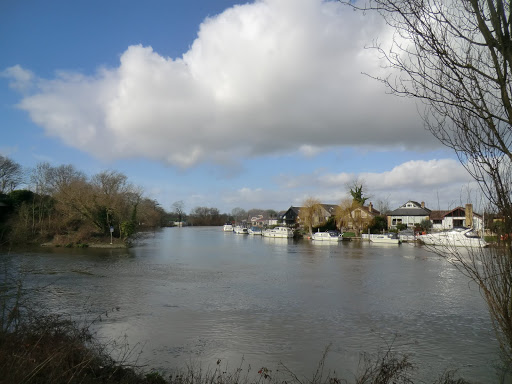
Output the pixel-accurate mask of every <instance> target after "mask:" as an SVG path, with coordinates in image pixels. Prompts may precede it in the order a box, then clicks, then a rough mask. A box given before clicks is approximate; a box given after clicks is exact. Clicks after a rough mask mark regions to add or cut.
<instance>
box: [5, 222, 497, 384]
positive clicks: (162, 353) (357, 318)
mask: <svg viewBox="0 0 512 384" xmlns="http://www.w3.org/2000/svg"><path fill="white" fill-rule="evenodd" d="M1 260H2V262H3V263H4V264H5V265H7V268H8V270H10V271H17V272H19V273H22V274H23V275H24V280H25V284H26V285H27V286H30V287H40V288H43V289H41V292H40V293H39V298H40V300H41V301H43V302H44V303H45V305H46V306H47V307H49V308H51V310H53V311H54V312H58V313H67V314H71V315H72V316H73V318H75V319H86V318H89V319H90V318H91V317H97V321H96V322H95V324H94V326H93V327H94V329H95V331H97V333H98V337H100V338H101V339H103V338H105V340H108V339H116V340H118V339H123V338H124V340H125V341H126V342H127V343H128V344H129V346H130V348H132V347H133V348H134V350H135V351H136V350H140V349H141V355H140V356H139V363H144V364H147V365H148V366H149V367H155V368H159V369H164V370H168V369H170V368H173V367H183V366H185V365H187V364H201V365H202V366H203V367H213V366H215V364H216V362H217V359H221V360H222V362H223V364H228V365H229V366H230V367H233V368H235V367H238V366H239V365H240V364H241V361H242V358H243V359H244V364H247V365H251V367H253V368H256V369H259V368H261V367H263V366H265V367H267V368H269V369H273V370H274V369H279V367H278V363H283V364H285V365H286V366H287V367H288V368H289V369H290V370H292V371H293V372H295V373H296V374H298V375H299V376H302V375H304V376H308V377H310V376H312V374H313V373H314V371H315V369H316V366H317V363H318V361H319V360H320V358H321V356H322V353H323V351H324V349H325V348H326V347H327V346H328V345H330V352H329V354H328V357H327V360H326V370H335V371H336V373H337V375H338V376H339V377H340V376H341V377H345V378H347V379H352V378H353V377H354V375H355V374H356V372H357V369H358V368H357V367H358V364H359V362H360V360H361V356H362V354H363V353H368V354H370V355H374V354H378V353H382V352H385V351H386V350H387V349H388V348H392V349H393V350H395V351H398V352H400V353H406V354H408V355H409V356H410V357H411V359H412V361H413V362H414V363H415V364H417V365H418V367H419V369H418V371H417V372H416V375H417V377H419V378H421V379H425V380H429V379H430V378H434V377H437V376H438V375H439V374H440V373H442V372H443V371H444V370H446V369H458V373H459V375H461V376H464V377H466V378H469V379H471V380H475V381H476V382H484V383H492V382H496V381H497V379H496V369H495V366H496V365H497V364H498V363H499V359H498V350H497V343H496V340H495V337H494V335H493V331H492V325H491V322H490V319H489V315H488V312H487V309H486V306H485V303H484V300H483V299H482V297H481V296H480V294H479V292H478V288H477V287H476V286H475V285H474V284H473V283H470V282H469V280H468V279H467V278H466V277H464V276H462V275H461V273H460V272H458V271H457V270H456V269H455V268H454V267H453V266H451V265H450V264H449V263H448V262H447V261H446V260H444V259H442V258H440V257H438V256H436V255H434V254H432V253H430V252H428V251H427V250H426V249H425V248H424V247H421V246H417V245H413V244H402V245H400V246H390V245H375V244H371V243H367V242H357V241H352V242H342V243H339V244H322V243H313V242H311V241H309V240H291V239H290V240H289V239H270V238H262V237H261V236H249V235H236V234H234V233H224V232H223V231H222V228H219V227H207V228H192V227H189V228H166V229H163V230H162V231H158V232H155V233H152V234H150V235H149V236H148V237H147V238H146V239H145V241H144V242H143V244H141V245H139V246H137V247H134V248H131V249H128V250H125V249H122V250H119V249H118V250H113V249H63V248H55V249H38V250H37V251H35V252H23V253H10V254H3V255H1ZM101 314H102V315H101ZM99 317H101V321H99ZM132 358H134V357H133V355H132ZM430 381H432V380H430Z"/></svg>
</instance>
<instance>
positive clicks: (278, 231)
mask: <svg viewBox="0 0 512 384" xmlns="http://www.w3.org/2000/svg"><path fill="white" fill-rule="evenodd" d="M261 235H262V236H264V237H281V238H283V237H293V229H291V228H288V227H275V228H272V229H265V230H264V231H263V232H262V233H261Z"/></svg>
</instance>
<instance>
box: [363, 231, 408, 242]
mask: <svg viewBox="0 0 512 384" xmlns="http://www.w3.org/2000/svg"><path fill="white" fill-rule="evenodd" d="M370 241H371V242H372V243H381V244H401V243H402V241H401V240H400V239H399V238H398V235H397V234H396V233H382V234H379V235H371V236H370Z"/></svg>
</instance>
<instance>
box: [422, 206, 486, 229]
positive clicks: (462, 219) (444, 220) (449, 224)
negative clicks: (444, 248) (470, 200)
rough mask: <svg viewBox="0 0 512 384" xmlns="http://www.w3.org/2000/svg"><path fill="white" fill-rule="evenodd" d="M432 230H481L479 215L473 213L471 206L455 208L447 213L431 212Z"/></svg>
mask: <svg viewBox="0 0 512 384" xmlns="http://www.w3.org/2000/svg"><path fill="white" fill-rule="evenodd" d="M430 220H431V221H432V229H433V230H443V229H451V228H454V227H471V228H474V229H476V230H481V229H482V228H483V224H484V220H483V217H482V216H481V215H479V214H478V213H474V212H473V205H472V204H466V206H465V207H457V208H454V209H452V210H449V211H432V212H431V214H430Z"/></svg>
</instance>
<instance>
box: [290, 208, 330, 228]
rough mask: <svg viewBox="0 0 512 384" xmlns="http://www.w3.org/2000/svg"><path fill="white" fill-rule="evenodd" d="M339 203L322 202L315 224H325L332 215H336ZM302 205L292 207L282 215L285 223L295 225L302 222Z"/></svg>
mask: <svg viewBox="0 0 512 384" xmlns="http://www.w3.org/2000/svg"><path fill="white" fill-rule="evenodd" d="M336 207H337V205H333V204H320V212H319V213H318V214H316V215H315V216H314V218H313V223H312V224H313V226H318V225H321V224H324V223H325V222H326V221H328V220H329V219H330V218H331V217H334V214H335V212H336ZM301 208H302V207H293V206H292V207H290V208H288V210H287V211H286V212H285V213H284V214H283V215H282V216H281V220H282V222H283V223H284V224H286V225H289V226H293V225H295V224H300V222H301V220H300V210H301Z"/></svg>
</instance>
